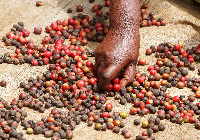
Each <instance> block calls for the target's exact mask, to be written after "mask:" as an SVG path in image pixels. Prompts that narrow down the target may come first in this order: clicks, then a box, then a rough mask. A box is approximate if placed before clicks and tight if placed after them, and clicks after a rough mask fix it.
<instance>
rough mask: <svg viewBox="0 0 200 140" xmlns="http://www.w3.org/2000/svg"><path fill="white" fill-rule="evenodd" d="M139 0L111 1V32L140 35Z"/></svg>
mask: <svg viewBox="0 0 200 140" xmlns="http://www.w3.org/2000/svg"><path fill="white" fill-rule="evenodd" d="M139 27H140V6H139V0H110V30H112V29H113V28H114V29H115V30H116V29H117V30H122V31H124V32H129V33H130V32H136V33H139Z"/></svg>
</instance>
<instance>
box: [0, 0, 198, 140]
mask: <svg viewBox="0 0 200 140" xmlns="http://www.w3.org/2000/svg"><path fill="white" fill-rule="evenodd" d="M36 1H37V0H0V11H1V14H0V38H1V37H2V36H4V35H5V34H6V33H7V32H8V31H9V30H10V29H11V27H12V25H13V24H15V23H17V22H18V21H23V22H24V23H25V28H26V29H28V30H29V31H30V32H31V35H30V37H29V38H31V39H32V40H33V41H34V42H35V43H36V44H40V43H41V38H43V37H44V36H45V35H46V34H45V33H44V32H43V33H42V34H41V35H34V34H33V33H32V32H33V28H34V27H35V26H39V27H42V28H43V30H44V28H45V26H47V25H49V24H50V23H51V22H54V21H56V20H57V19H60V20H64V19H68V18H69V17H72V16H73V15H76V14H77V13H76V10H75V9H76V6H77V5H79V4H80V5H83V6H84V14H88V15H90V16H91V15H92V14H93V13H91V8H92V6H93V5H94V4H104V0H96V1H95V3H92V4H91V3H88V1H89V0H41V1H42V2H43V3H44V5H43V6H41V7H36V6H35V3H36ZM143 2H146V3H147V4H148V5H149V8H148V10H147V11H148V12H151V11H154V12H155V14H156V15H157V16H159V17H160V16H162V17H164V18H165V19H166V21H167V25H166V26H164V27H155V26H152V27H145V28H141V29H140V36H141V41H140V43H141V47H140V57H146V59H147V62H148V64H153V63H155V58H154V57H153V56H148V57H147V56H145V50H146V49H147V48H148V47H149V46H150V45H158V44H159V43H162V42H172V43H173V44H175V43H178V42H182V43H184V45H185V46H184V47H185V48H190V47H193V46H196V45H198V44H200V34H199V32H200V22H199V21H200V8H199V7H196V6H194V5H193V4H192V3H191V2H190V1H189V0H141V4H142V3H143ZM70 7H71V8H72V9H73V13H72V14H68V13H66V11H67V9H68V8H70ZM103 10H104V11H105V12H106V11H107V10H108V8H104V9H103ZM97 45H98V43H91V42H89V44H88V46H87V47H88V48H90V49H91V50H94V49H95V47H96V46H97ZM0 46H1V47H0V54H4V53H5V52H7V51H9V52H13V51H14V47H5V46H4V44H3V43H2V42H0ZM137 69H139V70H141V71H146V69H147V66H144V67H141V66H138V67H137ZM45 70H46V66H43V67H31V66H29V65H28V64H24V65H18V66H15V65H12V64H1V65H0V80H6V81H7V82H8V85H7V87H6V88H2V87H0V91H1V92H0V97H3V98H5V99H6V100H8V101H11V100H12V99H13V98H14V97H17V96H18V95H19V93H20V92H22V89H19V88H18V87H19V84H20V82H21V81H27V79H28V77H31V76H32V77H37V76H38V75H40V74H42V73H43V72H44V71H45ZM196 73H197V70H195V71H194V72H190V74H192V75H195V76H197V75H196ZM169 92H171V93H172V95H177V94H186V95H188V94H194V93H192V92H191V91H190V89H187V88H184V89H182V90H178V89H177V88H171V89H170V90H169ZM108 102H111V103H113V104H114V111H118V112H120V111H126V112H127V113H128V112H129V109H130V107H131V106H132V105H131V104H126V105H125V106H121V105H120V104H119V103H118V101H115V100H113V99H112V98H109V100H108ZM25 110H26V111H27V112H28V118H27V119H33V120H40V119H41V118H42V117H45V116H47V115H48V113H49V112H50V111H49V110H47V111H45V113H42V114H39V113H37V112H35V111H33V110H30V109H27V108H25ZM148 117H149V116H145V117H139V116H137V115H135V116H130V115H129V116H128V118H127V119H125V120H124V121H125V123H126V126H125V128H126V129H127V130H129V131H131V132H132V137H131V138H130V139H135V136H137V135H138V134H141V133H142V131H144V129H142V128H141V126H134V125H133V121H134V119H135V118H141V119H142V120H145V119H147V118H148ZM162 123H163V124H165V126H166V129H165V131H164V132H158V133H156V134H154V136H155V137H156V139H158V140H166V139H169V140H192V139H193V140H198V139H200V135H199V133H200V131H198V130H196V129H194V125H192V124H183V125H177V124H172V123H171V122H169V121H166V120H164V121H162ZM19 129H21V128H19ZM25 138H27V139H28V140H31V139H35V140H43V139H45V138H44V137H43V136H42V135H38V136H35V135H27V134H26V135H25ZM105 139H106V140H121V139H124V138H123V136H122V135H120V134H114V133H113V132H112V131H110V130H107V131H106V132H101V131H96V130H94V127H87V126H86V124H85V123H81V124H80V125H79V126H77V127H76V129H75V130H74V140H105Z"/></svg>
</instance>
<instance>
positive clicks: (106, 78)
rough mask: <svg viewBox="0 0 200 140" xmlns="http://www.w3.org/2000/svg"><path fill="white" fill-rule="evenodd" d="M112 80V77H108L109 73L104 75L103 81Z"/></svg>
mask: <svg viewBox="0 0 200 140" xmlns="http://www.w3.org/2000/svg"><path fill="white" fill-rule="evenodd" d="M110 78H111V76H110V75H108V74H107V73H103V74H102V79H103V80H106V81H109V80H110Z"/></svg>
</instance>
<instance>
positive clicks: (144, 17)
mask: <svg viewBox="0 0 200 140" xmlns="http://www.w3.org/2000/svg"><path fill="white" fill-rule="evenodd" d="M147 8H148V5H147V4H143V5H142V6H141V19H140V26H141V27H147V26H152V25H156V26H165V25H166V21H165V20H164V19H163V18H162V17H160V18H158V17H157V16H156V15H155V14H154V12H151V13H149V14H148V13H147V11H146V9H147Z"/></svg>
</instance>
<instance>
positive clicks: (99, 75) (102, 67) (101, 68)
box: [97, 62, 109, 79]
mask: <svg viewBox="0 0 200 140" xmlns="http://www.w3.org/2000/svg"><path fill="white" fill-rule="evenodd" d="M108 65H109V64H107V63H106V62H102V63H101V64H100V66H99V67H98V70H97V78H98V79H100V77H101V76H102V75H103V72H104V70H105V69H106V68H107V67H108Z"/></svg>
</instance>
